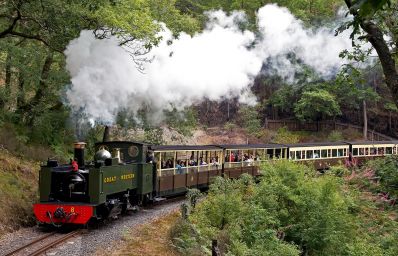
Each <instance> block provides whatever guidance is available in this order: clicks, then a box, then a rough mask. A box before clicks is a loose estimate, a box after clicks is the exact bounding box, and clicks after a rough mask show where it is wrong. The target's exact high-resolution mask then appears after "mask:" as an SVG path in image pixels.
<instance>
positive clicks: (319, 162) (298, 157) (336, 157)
mask: <svg viewBox="0 0 398 256" xmlns="http://www.w3.org/2000/svg"><path fill="white" fill-rule="evenodd" d="M288 147H289V159H290V160H292V161H297V162H307V163H310V164H312V165H313V166H314V167H315V168H316V169H317V170H322V169H327V168H329V167H330V166H332V165H337V164H338V163H344V162H345V161H347V160H348V157H349V153H350V144H348V143H346V142H328V143H325V142H323V143H299V144H290V145H288Z"/></svg>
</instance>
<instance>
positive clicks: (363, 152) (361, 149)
mask: <svg viewBox="0 0 398 256" xmlns="http://www.w3.org/2000/svg"><path fill="white" fill-rule="evenodd" d="M365 153H366V152H365V149H364V148H360V149H359V155H360V156H364V155H366V154H365Z"/></svg>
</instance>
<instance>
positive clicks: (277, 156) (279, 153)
mask: <svg viewBox="0 0 398 256" xmlns="http://www.w3.org/2000/svg"><path fill="white" fill-rule="evenodd" d="M281 151H282V150H281V149H280V148H277V149H275V157H276V158H280V157H281Z"/></svg>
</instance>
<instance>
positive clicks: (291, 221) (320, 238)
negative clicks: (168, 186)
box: [0, 0, 398, 255]
mask: <svg viewBox="0 0 398 256" xmlns="http://www.w3.org/2000/svg"><path fill="white" fill-rule="evenodd" d="M397 49H398V3H397V2H396V1H395V0H394V1H391V0H344V1H343V0H329V1H325V0H163V1H158V0H69V1H66V0H40V1H39V0H3V1H1V2H0V163H1V164H0V173H1V174H2V176H3V177H4V179H2V180H1V181H0V203H1V204H2V205H3V206H4V208H3V209H4V210H3V211H0V217H1V219H2V221H0V227H2V229H3V230H4V231H1V232H0V235H3V234H4V233H3V232H8V231H12V230H16V229H18V228H20V227H21V226H31V225H33V224H34V219H33V215H32V213H31V204H32V202H34V201H35V200H36V199H37V191H36V190H37V180H38V169H39V166H40V161H45V160H47V159H48V158H58V159H60V160H62V161H67V160H69V159H70V158H71V156H72V147H71V145H72V144H73V142H76V141H85V142H87V144H88V145H87V148H88V154H87V156H86V157H87V158H90V159H91V158H92V157H93V155H94V152H93V149H92V146H93V143H95V142H97V141H100V140H102V139H103V136H104V132H105V131H109V130H108V129H109V128H110V130H111V138H113V139H123V140H136V141H146V142H148V143H153V144H166V143H167V144H180V143H183V142H181V141H189V142H193V143H195V144H200V143H204V142H203V141H205V142H206V141H208V143H214V144H217V143H219V144H220V142H219V141H216V142H217V143H216V142H215V141H214V140H210V139H209V138H207V139H208V140H201V139H197V138H196V137H195V138H196V139H192V138H193V137H194V136H193V135H194V133H195V132H198V131H199V132H201V133H206V134H207V136H208V137H211V136H213V137H223V136H224V140H225V141H231V140H230V138H231V137H238V136H241V140H240V141H238V140H237V143H241V141H244V142H245V143H246V142H247V143H248V142H253V143H269V142H274V143H297V142H306V141H308V140H309V141H315V140H318V141H319V140H323V141H338V140H361V139H363V140H367V139H371V138H369V137H367V134H368V131H373V132H379V133H382V134H385V135H388V136H390V137H392V138H397V137H398V65H397V61H398V51H397ZM267 120H290V121H292V120H293V121H297V122H298V123H301V124H305V123H308V122H316V123H319V122H323V121H325V122H328V121H331V122H340V123H344V124H350V125H356V126H358V127H361V128H362V129H363V130H362V132H361V133H359V134H358V132H352V131H351V130H346V131H328V132H327V133H313V134H312V133H308V132H292V131H289V130H288V129H287V128H286V127H281V128H280V129H279V130H277V131H269V130H267V129H264V127H265V126H266V123H267ZM212 131H213V133H212ZM214 131H216V132H214ZM180 138H182V139H180ZM397 161H398V160H397V159H396V158H387V159H384V160H380V161H375V162H370V163H368V164H367V165H366V166H363V167H361V168H358V169H347V168H345V167H335V168H332V169H331V170H330V171H329V172H328V173H326V174H322V175H320V174H319V173H315V172H314V170H312V169H310V168H307V167H305V166H302V165H296V164H293V163H291V162H280V163H270V164H267V165H266V166H263V167H262V169H263V171H264V175H263V177H262V178H261V179H260V180H259V181H257V182H258V183H256V182H255V181H254V180H253V179H252V178H251V177H248V176H243V177H241V178H240V179H239V180H226V179H218V180H216V182H215V183H214V184H213V185H212V187H211V189H210V191H209V193H208V195H207V197H206V199H201V200H202V201H201V202H200V203H198V204H196V199H197V198H198V197H200V194H199V193H198V191H191V192H190V194H188V197H189V199H191V202H190V204H188V205H186V208H185V210H183V211H182V215H183V216H182V217H181V218H179V219H178V221H177V223H175V225H173V227H172V229H171V232H170V240H171V241H172V243H173V246H174V247H175V248H176V250H177V251H179V252H180V253H182V254H187V255H202V254H203V253H205V254H206V253H207V254H209V253H210V250H211V243H212V241H216V242H217V243H218V249H219V250H220V251H221V254H222V255H397V254H398V247H397V245H396V241H397V239H398V237H397V234H398V232H397V224H396V220H397V216H396V215H397V208H396V207H397V206H396V205H395V204H392V203H391V202H389V201H388V202H386V201H382V199H381V198H380V196H379V194H380V193H388V195H389V196H391V198H397V196H398V195H397V182H398V181H397V177H398V176H397V174H396V169H397ZM394 171H395V172H394ZM11 196H14V197H15V198H17V199H15V200H12V201H11V200H10V197H11ZM214 206H217V207H214ZM7 211H9V212H12V213H14V218H13V219H10V218H9V217H7V216H8V215H6V214H5V213H6V212H7ZM241 216H250V218H246V219H242V218H241ZM394 241H395V242H394Z"/></svg>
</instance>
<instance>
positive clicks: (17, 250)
mask: <svg viewBox="0 0 398 256" xmlns="http://www.w3.org/2000/svg"><path fill="white" fill-rule="evenodd" d="M54 234H55V232H51V233H48V234H47V235H44V236H42V237H39V238H36V239H35V240H33V241H31V242H29V243H27V244H25V245H22V246H21V247H19V248H18V249H16V250H14V251H12V252H9V253H7V254H6V255H5V256H11V255H13V254H16V253H17V252H20V251H22V250H24V249H26V248H28V247H30V246H32V245H34V244H37V243H38V242H41V241H43V240H44V239H46V238H47V237H50V236H52V235H54Z"/></svg>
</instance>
